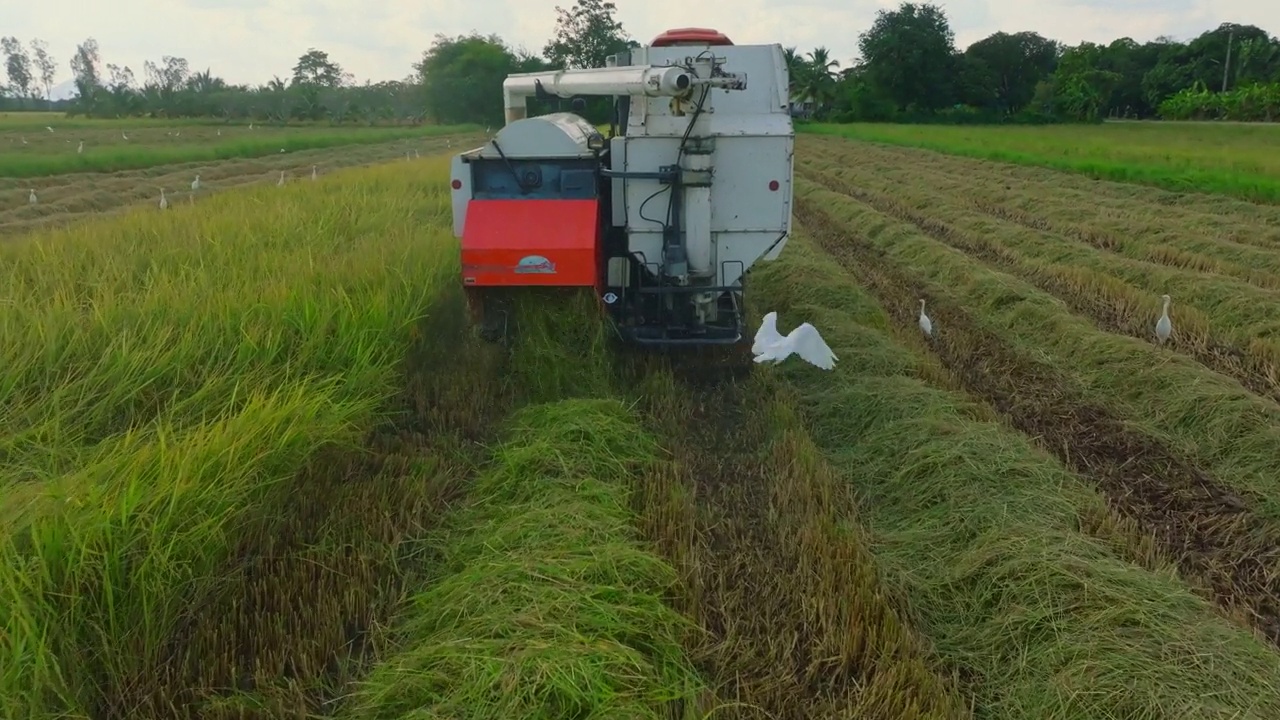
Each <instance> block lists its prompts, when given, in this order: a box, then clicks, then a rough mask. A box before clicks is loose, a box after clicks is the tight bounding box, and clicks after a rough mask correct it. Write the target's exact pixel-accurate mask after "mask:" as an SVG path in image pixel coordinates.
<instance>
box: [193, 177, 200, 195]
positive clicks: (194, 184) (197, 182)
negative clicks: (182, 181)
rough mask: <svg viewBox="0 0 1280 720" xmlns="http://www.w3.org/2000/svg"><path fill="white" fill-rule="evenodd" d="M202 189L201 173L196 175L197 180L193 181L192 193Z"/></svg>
mask: <svg viewBox="0 0 1280 720" xmlns="http://www.w3.org/2000/svg"><path fill="white" fill-rule="evenodd" d="M199 189H200V173H196V179H195V180H192V181H191V192H195V191H196V190H199Z"/></svg>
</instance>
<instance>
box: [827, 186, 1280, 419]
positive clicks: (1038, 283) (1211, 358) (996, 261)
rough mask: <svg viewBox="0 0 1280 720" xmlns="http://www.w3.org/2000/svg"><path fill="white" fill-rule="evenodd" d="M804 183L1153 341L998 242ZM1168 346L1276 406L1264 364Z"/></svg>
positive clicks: (1114, 329) (853, 193)
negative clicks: (907, 226)
mask: <svg viewBox="0 0 1280 720" xmlns="http://www.w3.org/2000/svg"><path fill="white" fill-rule="evenodd" d="M802 177H805V178H806V179H808V180H811V181H813V182H815V183H817V184H819V185H821V186H823V187H825V188H827V189H829V190H832V191H834V192H837V193H840V194H841V195H844V196H846V197H849V198H852V199H854V200H856V201H858V202H861V203H862V204H864V205H867V206H868V207H871V208H873V209H874V210H876V211H877V212H879V213H881V214H884V215H888V216H889V217H892V218H895V219H897V220H900V221H902V222H905V223H909V224H911V225H914V226H915V227H917V228H918V229H919V230H920V232H921V233H922V234H924V235H926V236H927V237H929V238H932V239H933V240H935V241H937V242H939V243H942V244H943V245H946V246H947V247H950V248H952V249H955V250H959V251H961V252H963V253H965V254H967V255H971V256H973V257H975V258H977V259H978V260H980V261H982V262H984V263H986V264H987V265H989V266H992V267H994V268H996V269H998V270H1000V271H1001V272H1005V273H1008V274H1010V275H1012V276H1014V277H1017V278H1019V279H1021V280H1023V281H1025V282H1027V283H1029V284H1031V285H1034V286H1035V287H1038V288H1040V289H1041V290H1043V291H1044V292H1046V293H1048V294H1050V295H1052V296H1054V297H1056V298H1058V299H1059V300H1062V301H1063V302H1064V303H1066V305H1067V306H1068V307H1069V308H1071V310H1072V311H1074V312H1075V313H1077V314H1079V315H1081V316H1082V317H1086V318H1089V319H1090V320H1092V321H1093V324H1094V325H1095V326H1096V327H1098V328H1099V329H1100V330H1104V331H1106V332H1111V333H1115V334H1117V335H1126V336H1128V337H1132V338H1136V339H1138V340H1145V341H1150V339H1151V338H1150V336H1149V330H1150V328H1148V327H1145V326H1143V328H1142V331H1139V330H1138V329H1137V328H1136V327H1135V323H1134V321H1133V318H1132V316H1131V314H1128V313H1126V312H1124V308H1122V307H1118V306H1117V305H1116V304H1115V303H1114V302H1111V301H1110V300H1109V299H1108V298H1105V297H1102V296H1100V295H1095V294H1090V293H1081V292H1079V290H1078V288H1075V287H1072V286H1071V285H1070V284H1069V283H1068V282H1066V281H1065V280H1064V279H1062V278H1060V277H1057V276H1054V275H1052V274H1050V273H1040V272H1036V271H1035V270H1034V269H1033V268H1029V267H1027V264H1026V263H1025V262H1024V261H1023V260H1022V258H1021V257H1020V256H1019V255H1018V254H1017V253H1015V252H1013V251H1010V250H1009V249H1008V248H1005V247H1003V246H1002V245H1001V244H1000V243H999V242H998V241H988V240H986V239H985V238H979V237H977V236H975V235H973V234H971V233H967V232H965V231H962V230H960V229H958V228H955V227H953V226H951V225H950V224H948V223H945V222H943V221H941V220H936V219H934V218H931V217H929V216H928V215H926V214H924V213H922V212H919V211H917V210H915V209H913V208H911V207H909V206H908V205H907V204H905V203H902V202H899V201H897V200H896V199H894V198H892V197H890V196H888V195H885V194H883V193H880V192H876V191H873V190H866V189H862V188H858V187H856V186H854V185H853V184H851V183H848V182H845V181H843V180H841V179H840V178H837V177H833V176H832V175H830V174H828V173H823V172H812V171H805V172H803V173H802ZM1170 346H1171V347H1172V348H1174V349H1175V350H1177V351H1180V352H1182V353H1183V354H1185V355H1187V356H1188V357H1191V358H1193V359H1195V360H1196V362H1198V363H1200V364H1201V365H1204V366H1205V367H1206V368H1208V369H1210V370H1213V371H1214V372H1217V373H1219V374H1221V375H1225V376H1227V377H1229V378H1232V379H1234V380H1235V381H1236V382H1239V383H1240V384H1241V385H1243V386H1244V387H1245V388H1247V389H1249V390H1250V391H1252V392H1254V393H1257V394H1258V395H1261V396H1263V397H1266V398H1270V399H1272V400H1275V401H1277V402H1280V379H1278V378H1276V376H1275V371H1274V370H1273V369H1272V368H1271V367H1269V366H1268V364H1267V363H1266V362H1265V361H1264V360H1263V359H1260V358H1257V357H1255V356H1254V355H1252V354H1251V353H1249V352H1247V351H1246V350H1244V349H1242V348H1239V347H1237V346H1235V345H1232V344H1229V343H1225V342H1222V341H1220V340H1217V339H1215V338H1213V337H1212V336H1206V337H1205V338H1204V339H1203V342H1200V343H1189V342H1179V341H1178V339H1177V338H1176V337H1175V338H1173V340H1172V341H1171V343H1170Z"/></svg>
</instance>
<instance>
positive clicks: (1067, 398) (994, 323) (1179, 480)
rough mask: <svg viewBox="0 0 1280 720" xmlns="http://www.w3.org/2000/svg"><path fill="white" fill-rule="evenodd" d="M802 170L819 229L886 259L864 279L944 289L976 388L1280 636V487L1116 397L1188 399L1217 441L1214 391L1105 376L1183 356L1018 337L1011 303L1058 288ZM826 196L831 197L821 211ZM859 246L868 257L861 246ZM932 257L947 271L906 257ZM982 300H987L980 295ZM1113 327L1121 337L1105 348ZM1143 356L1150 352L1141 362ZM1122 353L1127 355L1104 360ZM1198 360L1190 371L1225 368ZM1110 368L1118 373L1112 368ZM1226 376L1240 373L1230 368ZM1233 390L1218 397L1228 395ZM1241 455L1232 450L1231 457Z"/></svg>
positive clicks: (1018, 306) (1020, 310) (885, 288)
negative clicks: (987, 261) (1276, 501)
mask: <svg viewBox="0 0 1280 720" xmlns="http://www.w3.org/2000/svg"><path fill="white" fill-rule="evenodd" d="M802 183H803V184H804V186H805V190H804V191H803V193H802V196H801V198H800V201H799V203H798V204H799V205H800V206H802V207H805V208H806V210H805V212H806V217H807V218H808V221H809V222H810V223H812V224H813V225H814V227H815V230H821V234H819V235H818V237H819V239H820V240H822V241H823V242H824V247H827V248H828V249H829V250H830V251H832V252H835V253H845V255H842V257H847V258H849V261H850V262H860V263H861V264H860V265H859V266H865V265H867V264H871V263H873V262H875V265H874V267H875V268H878V275H877V274H876V273H866V272H865V271H864V275H863V277H862V279H863V280H864V281H865V282H867V283H869V284H873V285H874V286H876V287H877V289H878V291H879V292H880V294H881V295H882V296H883V297H884V298H885V299H886V300H888V301H891V303H892V304H891V307H892V308H893V314H894V315H895V316H896V317H897V318H898V319H899V321H900V322H902V323H903V324H906V323H909V322H911V321H912V320H913V319H914V313H915V308H913V307H912V305H911V301H912V300H913V299H914V298H916V297H925V298H928V299H930V300H934V301H935V302H934V303H933V304H932V305H931V307H932V308H933V309H932V310H931V313H932V314H933V316H934V317H935V319H936V320H938V321H939V327H940V328H948V329H949V332H948V334H946V335H942V334H941V333H942V332H943V331H942V330H941V329H939V330H938V340H937V342H936V343H935V348H934V349H935V350H936V351H937V352H938V353H939V354H940V356H941V357H943V359H944V361H946V362H947V363H948V365H949V366H951V367H952V368H953V369H956V370H958V371H959V372H960V374H961V375H962V376H963V377H964V379H965V381H966V384H967V386H968V387H969V389H971V390H972V391H974V392H975V393H977V394H979V395H982V396H985V397H988V398H990V399H991V400H992V402H993V403H994V404H995V406H996V407H997V408H998V409H1000V410H1001V411H1002V412H1004V413H1005V414H1006V415H1007V416H1008V417H1009V418H1010V420H1011V422H1012V423H1013V424H1015V425H1016V426H1017V427H1019V428H1020V429H1022V430H1024V431H1026V432H1028V433H1029V434H1032V435H1035V436H1040V437H1043V438H1045V445H1046V447H1047V448H1048V449H1050V450H1051V451H1053V452H1055V453H1056V454H1058V456H1059V457H1060V458H1061V459H1062V460H1063V461H1064V462H1066V463H1067V464H1068V465H1070V466H1071V467H1073V468H1074V469H1076V470H1077V471H1079V472H1081V473H1082V474H1084V475H1086V476H1087V477H1090V478H1091V479H1093V480H1094V481H1095V482H1096V483H1098V484H1099V485H1100V486H1101V487H1102V488H1104V489H1105V490H1106V491H1107V492H1108V493H1109V495H1110V497H1111V499H1112V501H1113V503H1114V504H1115V506H1116V507H1117V508H1118V509H1119V511H1120V512H1121V513H1122V514H1124V515H1125V516H1127V517H1130V518H1132V519H1134V520H1135V521H1137V522H1138V523H1140V524H1141V525H1142V527H1143V528H1144V529H1145V530H1146V531H1147V532H1150V533H1152V534H1154V535H1155V536H1156V537H1157V538H1158V539H1159V540H1160V541H1161V543H1162V547H1163V548H1165V550H1166V552H1167V553H1168V554H1169V555H1171V556H1172V557H1173V558H1174V559H1176V560H1177V561H1178V562H1179V564H1180V565H1181V566H1182V568H1183V570H1184V571H1185V572H1187V573H1188V575H1189V577H1190V578H1191V579H1193V580H1198V581H1201V582H1203V583H1205V584H1206V585H1208V586H1209V587H1210V588H1211V589H1212V591H1213V593H1214V594H1215V596H1216V597H1217V598H1218V599H1219V600H1220V601H1221V602H1222V603H1223V604H1224V606H1226V607H1227V608H1228V609H1232V610H1235V609H1238V610H1241V611H1242V612H1241V613H1240V615H1241V619H1242V621H1244V622H1250V623H1253V624H1255V625H1256V626H1257V627H1258V628H1259V629H1260V630H1262V631H1263V632H1264V633H1265V634H1266V635H1267V636H1268V637H1270V638H1271V639H1272V640H1280V581H1277V580H1276V577H1277V575H1276V573H1275V572H1274V571H1273V569H1274V568H1276V567H1277V566H1278V564H1280V550H1278V549H1277V547H1278V545H1280V528H1278V527H1277V524H1276V521H1275V520H1274V517H1273V516H1268V515H1267V514H1266V513H1267V510H1268V509H1269V508H1270V505H1268V503H1269V502H1271V501H1272V499H1271V498H1270V497H1267V496H1263V495H1260V494H1259V491H1258V489H1257V488H1258V487H1259V486H1257V485H1255V486H1253V487H1247V486H1241V485H1240V484H1239V483H1238V482H1237V484H1236V485H1234V486H1228V485H1227V484H1226V483H1224V482H1223V479H1225V478H1223V476H1220V475H1219V476H1216V477H1215V475H1214V474H1212V473H1210V472H1206V471H1205V470H1204V469H1202V468H1201V467H1200V466H1199V465H1197V461H1198V460H1199V458H1197V457H1194V456H1192V457H1188V456H1187V455H1186V452H1185V450H1184V448H1185V447H1187V446H1185V445H1183V444H1180V443H1178V442H1176V441H1171V440H1169V439H1168V437H1167V436H1165V435H1163V434H1161V433H1159V432H1156V431H1155V430H1154V428H1151V427H1150V426H1148V425H1147V424H1145V423H1143V422H1142V421H1141V420H1142V419H1143V418H1144V416H1143V415H1137V416H1136V417H1135V413H1134V412H1132V411H1130V412H1124V411H1121V410H1117V409H1116V405H1117V404H1118V403H1117V401H1120V403H1123V401H1124V400H1128V399H1131V398H1132V399H1135V400H1146V401H1147V402H1149V403H1152V405H1149V406H1147V407H1149V408H1151V409H1153V410H1163V411H1166V412H1173V411H1175V410H1176V411H1178V412H1181V413H1184V414H1185V416H1186V418H1187V419H1188V422H1187V423H1185V424H1184V425H1183V426H1182V427H1181V429H1182V430H1183V432H1184V433H1185V435H1187V436H1191V437H1199V440H1200V443H1201V444H1202V445H1205V444H1208V443H1209V442H1210V438H1207V437H1206V436H1205V434H1206V433H1207V432H1211V431H1212V429H1207V428H1206V427H1205V426H1204V425H1203V424H1198V423H1197V420H1199V421H1200V423H1203V422H1204V419H1208V420H1214V419H1215V418H1213V417H1212V416H1211V414H1212V413H1213V412H1214V411H1215V410H1216V408H1215V407H1211V406H1210V405H1208V403H1209V402H1210V401H1208V399H1206V398H1202V399H1201V400H1200V404H1199V406H1198V407H1197V406H1196V405H1190V406H1188V407H1184V406H1182V405H1180V404H1178V401H1180V400H1181V401H1182V402H1188V403H1193V402H1195V401H1194V399H1187V400H1182V399H1180V398H1177V397H1176V396H1173V395H1171V394H1162V393H1160V392H1159V391H1158V388H1156V387H1149V386H1146V387H1133V388H1132V389H1130V390H1129V394H1128V395H1125V394H1123V393H1122V391H1121V390H1120V389H1119V388H1117V389H1116V390H1113V391H1112V395H1109V396H1104V395H1102V394H1099V389H1100V388H1099V386H1100V385H1103V384H1104V382H1106V381H1107V380H1110V381H1111V382H1114V383H1115V384H1116V385H1120V386H1125V387H1130V384H1128V383H1125V382H1124V376H1123V374H1121V373H1137V372H1140V371H1146V372H1153V373H1155V372H1160V371H1165V372H1172V371H1173V369H1175V368H1176V367H1177V366H1173V365H1172V364H1160V365H1159V366H1157V365H1156V363H1154V362H1152V359H1153V358H1154V354H1153V353H1152V351H1151V349H1150V348H1149V347H1148V348H1145V349H1143V348H1136V347H1133V346H1132V344H1136V343H1137V341H1134V340H1131V339H1129V338H1118V337H1115V336H1109V335H1105V334H1102V333H1098V332H1097V331H1096V330H1093V329H1092V328H1087V327H1086V328H1081V329H1080V330H1078V331H1077V333H1076V336H1075V343H1074V344H1073V345H1071V346H1069V347H1068V346H1067V344H1066V343H1067V340H1066V339H1065V338H1063V339H1062V342H1063V347H1061V348H1060V349H1057V352H1056V353H1055V352H1053V351H1052V350H1050V351H1048V352H1046V349H1048V348H1053V346H1054V343H1053V342H1052V340H1042V341H1041V342H1039V343H1037V344H1035V345H1030V344H1029V343H1028V341H1027V340H1026V339H1024V338H1021V337H1019V333H1018V332H1016V331H1015V330H1014V329H1013V324H1005V322H1001V321H1002V319H1003V313H1006V312H1008V313H1010V314H1016V316H1017V317H1018V318H1019V322H1018V323H1017V325H1018V326H1019V327H1025V326H1026V324H1027V322H1028V317H1029V316H1030V314H1031V312H1033V311H1032V308H1033V307H1036V306H1037V305H1041V303H1043V306H1042V307H1043V308H1044V311H1045V312H1046V315H1050V314H1052V313H1054V312H1056V313H1058V314H1061V309H1060V306H1058V305H1056V303H1053V302H1052V301H1051V300H1050V299H1049V298H1046V297H1044V296H1043V294H1040V293H1038V292H1037V291H1035V290H1034V289H1030V288H1027V286H1026V285H1025V284H1023V283H1020V282H1019V281H1017V280H1014V279H1012V278H1008V277H1007V276H1001V275H999V274H997V273H994V272H991V271H988V270H986V269H985V268H983V267H981V266H980V265H977V264H975V263H973V262H972V261H970V260H968V259H967V258H966V257H965V256H964V255H959V254H957V253H956V252H955V251H953V250H951V249H950V248H947V247H946V246H945V245H940V244H938V243H936V242H934V241H932V240H930V239H928V238H927V237H925V236H923V235H921V234H919V233H918V231H916V229H915V228H914V227H912V226H904V225H902V224H900V223H897V222H896V221H894V220H892V219H891V218H888V217H886V216H884V215H881V214H879V213H878V212H877V211H875V210H874V209H872V208H870V207H869V206H866V205H862V204H861V203H857V202H855V201H852V200H851V199H849V198H847V197H842V196H839V195H837V194H835V193H831V192H828V191H825V190H822V189H820V188H817V187H814V186H812V185H809V184H808V183H807V182H804V181H802ZM819 207H823V208H825V209H824V210H823V211H819V210H818V209H817V208H819ZM846 227H858V228H861V229H862V230H861V232H860V233H859V234H857V235H854V234H850V233H847V232H845V230H844V228H846ZM862 233H865V235H863V234H862ZM858 251H860V252H861V254H862V259H861V261H856V260H854V259H853V258H855V257H856V256H857V252H858ZM926 252H927V253H930V256H929V258H928V260H925V261H924V262H922V261H921V255H920V254H919V253H926ZM935 252H936V254H933V253H935ZM930 266H931V267H933V268H935V269H936V272H932V273H931V272H928V271H923V272H922V271H916V272H910V271H905V270H900V269H895V268H902V267H907V268H916V267H919V268H925V267H930ZM942 288H949V289H942ZM984 293H985V295H984ZM1037 295H1038V296H1039V297H1038V298H1037V297H1036V296H1037ZM974 307H977V308H981V310H980V311H978V312H975V311H973V310H972V309H970V308H974ZM1071 319H1074V318H1071ZM1048 320H1049V318H1048V317H1046V318H1045V320H1044V321H1043V322H1044V323H1045V324H1046V325H1047V324H1048ZM1063 320H1064V321H1065V319H1063ZM1006 322H1007V321H1006ZM1075 322H1076V323H1079V321H1078V320H1077V321H1075ZM1079 324H1083V323H1079ZM1064 325H1065V322H1059V324H1058V325H1057V327H1056V332H1054V333H1053V335H1052V337H1053V338H1058V337H1059V333H1063V334H1065V333H1067V332H1069V331H1068V330H1067V327H1070V326H1069V325H1066V327H1064ZM1050 327H1052V326H1050ZM1073 329H1074V328H1073ZM1090 335H1092V337H1090ZM1068 337H1070V336H1069V335H1068ZM1104 340H1106V341H1111V342H1114V343H1115V345H1116V347H1115V348H1107V346H1106V344H1104V343H1103V342H1102V341H1104ZM1126 345H1129V347H1128V348H1126V347H1125V346H1126ZM1125 349H1127V350H1128V352H1124V350H1125ZM1100 351H1101V352H1100ZM1144 357H1145V358H1146V360H1147V362H1142V360H1143V358H1144ZM1068 359H1070V360H1074V361H1075V366H1074V367H1072V366H1070V365H1069V364H1067V362H1066V361H1067V360H1068ZM1112 363H1114V364H1115V365H1117V366H1120V367H1118V368H1106V367H1105V366H1106V365H1110V364H1112ZM1188 365H1190V367H1187V368H1185V369H1186V371H1187V374H1188V376H1189V377H1193V376H1195V375H1201V376H1204V377H1205V378H1206V379H1209V378H1215V377H1216V376H1213V375H1212V374H1211V373H1208V372H1206V371H1205V370H1203V369H1202V368H1199V367H1198V366H1195V365H1194V364H1191V363H1188ZM1108 369H1109V370H1110V372H1111V373H1113V374H1112V375H1107V374H1106V373H1107V371H1108ZM1091 372H1092V373H1093V374H1092V375H1091V374H1090V373H1091ZM1117 376H1118V377H1117ZM1104 377H1105V378H1106V380H1104ZM1219 382H1220V383H1221V384H1222V385H1228V386H1230V383H1228V382H1227V381H1225V380H1220V381H1219ZM1201 384H1202V385H1203V384H1204V383H1201ZM1142 390H1145V391H1146V392H1145V393H1144V392H1141V391H1142ZM1222 392H1223V393H1224V395H1223V396H1222V399H1221V400H1219V402H1222V401H1224V400H1226V399H1227V398H1228V397H1229V396H1227V395H1226V394H1225V390H1223V391H1222ZM1236 393H1237V395H1238V396H1239V398H1240V401H1239V403H1238V404H1237V406H1236V407H1237V411H1238V412H1239V408H1240V407H1241V406H1244V407H1247V408H1249V409H1251V410H1253V411H1254V413H1257V412H1264V411H1266V407H1265V405H1266V403H1265V401H1262V400H1259V399H1258V398H1256V397H1255V396H1252V395H1249V394H1248V393H1245V392H1244V391H1242V390H1239V389H1238V387H1237V389H1236ZM1135 395H1136V396H1137V397H1134V396H1135ZM1165 405H1168V406H1171V407H1164V406H1165ZM1153 406H1154V407H1153ZM1255 418H1256V416H1255ZM1230 419H1231V420H1233V421H1236V422H1241V421H1246V427H1249V431H1251V432H1253V433H1254V434H1255V437H1265V435H1266V434H1267V433H1274V432H1275V430H1274V429H1273V428H1271V427H1268V426H1267V425H1266V424H1261V425H1254V426H1248V425H1247V420H1248V419H1249V418H1247V417H1239V416H1236V417H1234V418H1230ZM1226 420H1227V418H1221V419H1218V421H1220V422H1225V421H1226ZM1197 431H1198V432H1197ZM1241 432H1242V433H1243V432H1246V431H1245V430H1241ZM1229 439H1231V438H1222V441H1224V442H1225V441H1227V440H1229ZM1259 442H1261V441H1260V440H1259ZM1260 447H1262V448H1263V449H1264V452H1270V453H1273V454H1274V453H1275V452H1277V451H1276V449H1275V448H1276V445H1275V444H1274V443H1273V444H1270V445H1261V446H1260ZM1241 459H1242V458H1237V457H1226V458H1224V462H1237V461H1240V460H1241ZM1253 461H1254V462H1257V463H1259V466H1258V467H1257V470H1256V472H1257V473H1258V476H1257V479H1258V481H1260V482H1262V483H1265V482H1268V481H1269V478H1268V476H1267V475H1266V474H1265V472H1266V470H1265V465H1264V464H1263V463H1265V462H1266V461H1265V459H1264V458H1258V457H1256V456H1255V457H1254V458H1253ZM1230 479H1231V480H1237V481H1238V478H1235V477H1231V478H1230Z"/></svg>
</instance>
